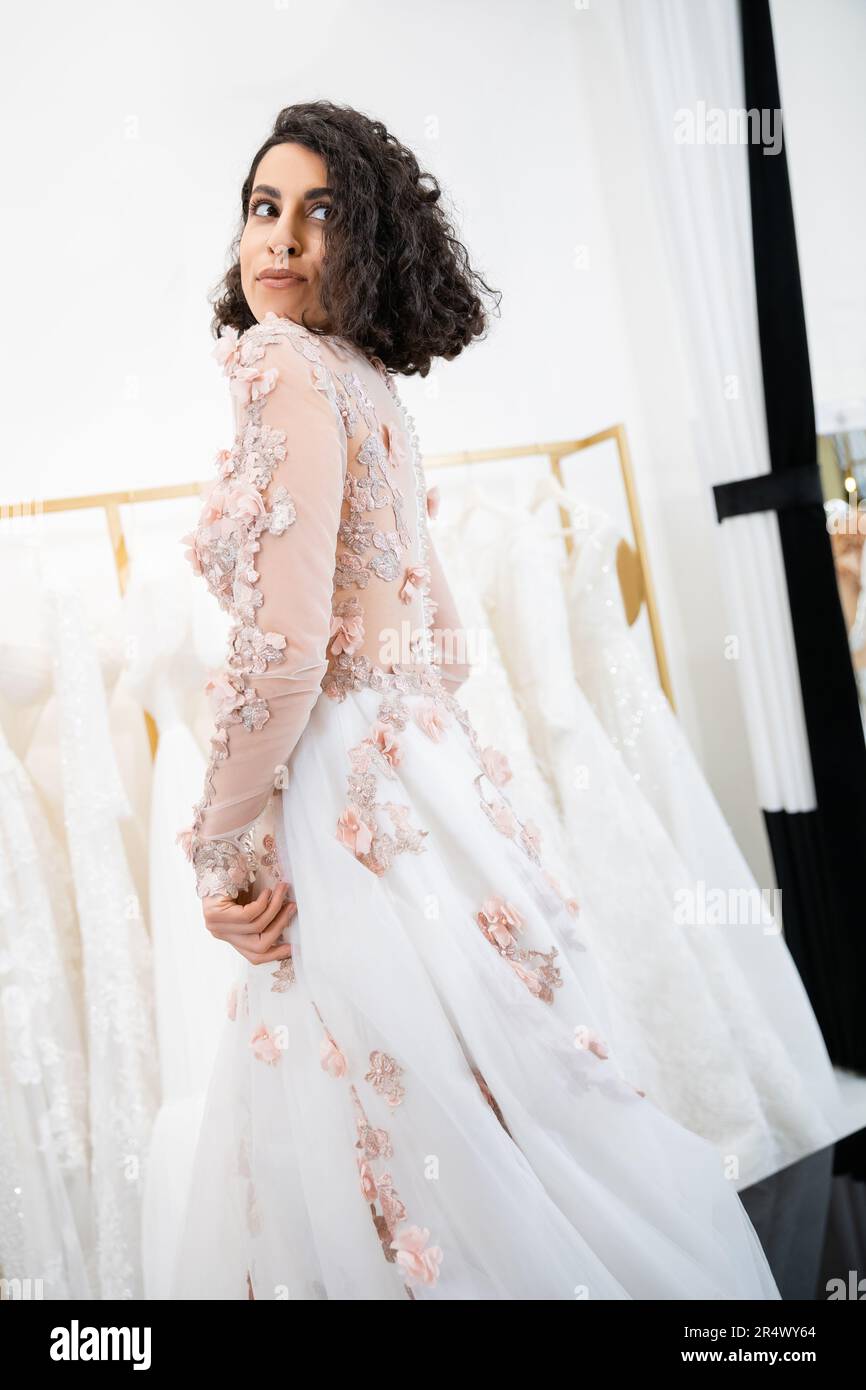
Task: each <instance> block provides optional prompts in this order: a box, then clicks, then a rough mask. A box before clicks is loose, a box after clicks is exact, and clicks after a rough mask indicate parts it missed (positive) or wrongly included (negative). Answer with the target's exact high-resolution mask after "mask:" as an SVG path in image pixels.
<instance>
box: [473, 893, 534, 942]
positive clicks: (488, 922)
mask: <svg viewBox="0 0 866 1390" xmlns="http://www.w3.org/2000/svg"><path fill="white" fill-rule="evenodd" d="M476 921H477V922H478V925H479V926H480V927H481V929H482V931H483V932H484V935H485V936H486V937H487V938H488V940H489V941H492V942H493V943H494V945H496V946H498V947H499V949H500V951H503V950H506V949H507V948H508V947H509V946H513V945H514V944H515V942H514V935H513V933H518V934H519V933H520V932H522V931H523V926H524V923H523V918H522V917H521V915H520V913H519V912H518V911H517V908H516V907H515V906H514V905H513V903H509V902H506V900H505V898H502V897H498V896H495V897H491V898H488V899H487V900H486V902H485V903H484V904H483V906H482V907H481V910H480V911H479V913H478V914H477V917H476Z"/></svg>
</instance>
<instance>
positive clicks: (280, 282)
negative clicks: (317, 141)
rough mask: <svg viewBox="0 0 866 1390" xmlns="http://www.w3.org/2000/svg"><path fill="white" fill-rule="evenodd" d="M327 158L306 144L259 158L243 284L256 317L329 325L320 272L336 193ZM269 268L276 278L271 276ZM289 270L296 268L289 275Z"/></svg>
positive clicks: (243, 258) (243, 240)
mask: <svg viewBox="0 0 866 1390" xmlns="http://www.w3.org/2000/svg"><path fill="white" fill-rule="evenodd" d="M327 182H328V176H327V171H326V169H325V164H324V160H323V159H322V158H321V156H320V155H317V154H314V153H313V151H312V150H308V149H307V148H306V147H305V146H304V145H294V144H282V145H273V146H272V147H271V148H270V149H269V150H268V151H267V153H266V154H265V155H264V156H263V157H262V159H261V160H260V161H259V164H258V167H257V169H256V171H255V176H254V181H253V189H252V193H251V194H250V206H249V213H248V215H247V221H246V226H245V227H244V230H243V235H242V236H241V244H240V265H241V288H242V289H243V292H244V296H245V297H246V301H247V304H248V305H249V307H250V309H251V311H252V313H253V315H254V317H255V318H256V320H257V321H258V322H259V323H261V321H262V319H263V318H264V316H265V314H266V313H267V312H268V310H269V309H272V310H273V311H274V313H275V314H278V315H279V316H280V317H281V318H288V319H293V320H294V322H295V323H300V322H301V315H302V314H303V313H304V312H306V320H307V323H308V324H309V325H311V326H312V327H314V328H322V327H324V326H325V316H324V315H323V313H322V308H321V305H320V302H319V276H320V274H321V269H322V261H323V257H324V252H325V222H326V220H327V218H328V217H329V216H330V212H329V211H328V209H329V208H330V206H331V192H330V189H328V188H327V187H326V185H327ZM268 272H271V273H272V274H273V275H274V276H275V278H272V279H267V278H265V277H267V275H268ZM286 272H291V273H290V274H286Z"/></svg>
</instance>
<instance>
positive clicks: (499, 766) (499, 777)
mask: <svg viewBox="0 0 866 1390" xmlns="http://www.w3.org/2000/svg"><path fill="white" fill-rule="evenodd" d="M481 762H482V763H483V765H484V771H485V772H486V773H487V776H488V777H489V778H490V780H491V782H492V783H493V785H494V787H504V786H505V783H506V782H510V781H511V776H512V773H511V768H510V767H509V765H508V759H507V758H506V756H505V754H504V753H500V751H499V749H498V748H493V747H492V746H491V747H488V748H484V749H483V750H482V753H481Z"/></svg>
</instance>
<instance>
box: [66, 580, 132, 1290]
mask: <svg viewBox="0 0 866 1390" xmlns="http://www.w3.org/2000/svg"><path fill="white" fill-rule="evenodd" d="M45 602H46V608H47V611H48V617H47V621H46V630H47V632H48V633H49V634H50V637H51V641H52V646H53V652H54V662H55V666H54V685H55V692H56V696H57V720H58V730H59V761H60V783H61V791H62V804H63V814H64V818H65V826H66V843H67V847H68V852H69V859H70V865H71V870H72V880H73V885H74V898H75V905H76V909H77V913H78V922H79V929H80V934H81V946H82V961H83V971H84V997H85V1005H86V1021H87V1036H86V1043H87V1051H88V1091H89V1108H90V1143H91V1189H92V1200H93V1213H94V1217H93V1219H94V1230H95V1243H96V1258H95V1290H96V1291H95V1293H94V1297H97V1298H102V1299H113V1298H120V1299H134V1298H140V1297H141V1296H142V1275H141V1230H140V1223H141V1194H142V1187H143V1179H144V1171H145V1162H146V1157H147V1149H148V1144H149V1142H150V1132H151V1126H152V1124H153V1117H154V1114H155V1110H156V1101H157V1057H156V1040H155V1033H154V1025H153V980H152V966H151V957H150V942H149V939H148V935H147V931H146V928H145V922H144V917H143V914H142V906H141V901H140V895H139V893H138V892H137V891H136V886H135V881H134V879H133V876H132V873H131V871H130V867H129V862H128V859H127V853H126V848H125V845H124V839H123V836H122V833H121V828H120V825H121V821H123V820H124V819H127V818H129V817H130V815H131V807H130V804H129V800H128V797H127V794H126V791H125V789H124V785H123V782H122V780H121V777H120V773H119V769H118V765H117V758H116V755H115V751H114V748H113V745H112V739H111V732H110V725H109V717H108V704H107V699H106V690H105V686H104V683H103V678H102V672H101V667H100V660H99V656H98V653H97V648H96V643H95V637H94V634H93V632H92V631H91V628H90V624H89V622H88V619H87V617H86V614H85V612H84V607H83V603H82V599H81V595H80V593H79V592H78V591H77V590H76V589H75V588H74V587H73V586H71V585H68V586H67V585H62V584H53V585H51V586H49V588H48V589H47V591H46V595H45Z"/></svg>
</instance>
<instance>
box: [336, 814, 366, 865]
mask: <svg viewBox="0 0 866 1390" xmlns="http://www.w3.org/2000/svg"><path fill="white" fill-rule="evenodd" d="M337 839H338V840H339V841H340V844H341V845H345V846H346V848H347V849H350V850H351V851H352V853H353V854H354V855H355V856H356V857H357V856H358V855H359V854H367V852H368V851H369V849H370V846H371V845H372V843H373V835H372V832H371V830H370V827H369V825H367V823H366V821H363V820H361V817H360V816H359V815H358V812H357V811H356V809H355V807H354V806H347V807H346V808H345V810H344V811H343V814H342V815H341V816H340V819H339V820H338V821H337Z"/></svg>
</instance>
